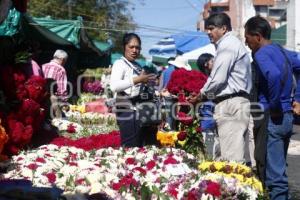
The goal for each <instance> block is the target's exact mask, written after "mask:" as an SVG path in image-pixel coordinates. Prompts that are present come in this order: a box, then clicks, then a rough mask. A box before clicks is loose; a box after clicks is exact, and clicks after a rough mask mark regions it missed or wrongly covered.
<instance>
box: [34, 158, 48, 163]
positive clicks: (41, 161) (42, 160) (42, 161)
mask: <svg viewBox="0 0 300 200" xmlns="http://www.w3.org/2000/svg"><path fill="white" fill-rule="evenodd" d="M35 162H40V163H46V161H45V159H44V158H37V159H35Z"/></svg>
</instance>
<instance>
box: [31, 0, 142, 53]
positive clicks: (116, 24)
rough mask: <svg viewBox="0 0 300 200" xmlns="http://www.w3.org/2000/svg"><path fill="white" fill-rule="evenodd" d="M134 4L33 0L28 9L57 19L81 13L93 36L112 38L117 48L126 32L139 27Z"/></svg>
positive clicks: (103, 0) (106, 0)
mask: <svg viewBox="0 0 300 200" xmlns="http://www.w3.org/2000/svg"><path fill="white" fill-rule="evenodd" d="M141 3H143V0H141ZM134 6H135V5H134V4H131V3H130V1H129V0H51V1H49V0H30V1H29V8H28V13H29V14H31V15H32V16H34V17H45V16H51V17H52V18H53V19H76V18H77V16H81V17H82V18H83V23H84V28H85V29H86V30H87V32H88V34H89V36H90V37H92V38H94V39H98V40H101V41H106V40H108V39H111V40H112V42H113V43H114V44H115V50H118V51H120V50H121V39H122V35H123V33H124V32H128V31H134V30H135V28H136V24H135V23H134V22H133V18H132V15H131V12H130V11H131V9H134Z"/></svg>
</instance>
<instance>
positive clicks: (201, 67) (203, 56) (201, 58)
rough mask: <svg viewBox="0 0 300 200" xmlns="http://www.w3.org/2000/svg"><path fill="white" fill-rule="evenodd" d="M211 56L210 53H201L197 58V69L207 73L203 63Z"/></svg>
mask: <svg viewBox="0 0 300 200" xmlns="http://www.w3.org/2000/svg"><path fill="white" fill-rule="evenodd" d="M213 57H214V56H213V55H212V54H210V53H203V54H201V55H200V56H199V57H198V59H197V66H198V68H199V70H200V71H202V72H203V73H205V74H207V73H208V70H207V69H206V67H205V64H206V63H207V62H208V61H209V60H211V59H213Z"/></svg>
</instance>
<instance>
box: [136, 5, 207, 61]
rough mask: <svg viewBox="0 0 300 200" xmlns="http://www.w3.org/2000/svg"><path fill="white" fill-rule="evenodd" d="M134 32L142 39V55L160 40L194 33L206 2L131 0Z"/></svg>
mask: <svg viewBox="0 0 300 200" xmlns="http://www.w3.org/2000/svg"><path fill="white" fill-rule="evenodd" d="M131 2H132V3H133V5H135V9H134V10H132V15H133V19H134V21H135V22H136V23H137V25H138V27H139V28H138V29H137V31H136V33H137V34H139V35H140V37H141V39H142V54H143V55H144V56H146V57H149V54H148V50H149V49H150V47H151V46H152V45H153V44H155V43H156V42H158V41H159V40H160V39H162V38H164V37H166V36H170V35H172V34H176V33H179V32H182V31H191V30H192V31H196V23H197V20H198V17H199V14H200V12H201V11H202V9H203V4H204V3H205V2H206V0H143V2H144V3H141V1H139V0H132V1H131Z"/></svg>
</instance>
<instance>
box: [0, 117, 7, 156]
mask: <svg viewBox="0 0 300 200" xmlns="http://www.w3.org/2000/svg"><path fill="white" fill-rule="evenodd" d="M7 141H8V136H7V134H6V132H5V129H4V127H3V126H2V125H1V119H0V154H1V152H2V150H3V148H4V145H5V143H7Z"/></svg>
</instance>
